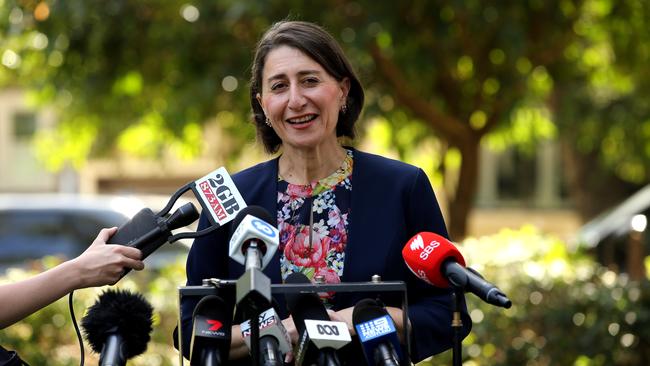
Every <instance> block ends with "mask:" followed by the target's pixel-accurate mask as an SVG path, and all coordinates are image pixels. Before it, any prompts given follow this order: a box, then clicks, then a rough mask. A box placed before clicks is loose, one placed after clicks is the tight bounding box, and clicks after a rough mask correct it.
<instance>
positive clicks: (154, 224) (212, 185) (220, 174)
mask: <svg viewBox="0 0 650 366" xmlns="http://www.w3.org/2000/svg"><path fill="white" fill-rule="evenodd" d="M189 190H192V192H193V193H194V195H195V196H196V198H197V199H198V201H199V203H200V204H201V207H202V208H203V212H205V213H206V217H207V218H208V221H210V224H211V225H210V226H208V227H207V228H205V229H203V230H201V231H199V232H183V233H177V234H173V235H172V230H175V229H178V228H180V227H182V226H187V225H189V224H191V223H192V222H194V221H195V220H196V219H197V218H198V217H199V213H198V211H197V210H196V207H194V205H193V204H192V203H189V202H188V203H186V204H184V205H182V206H181V207H179V208H178V209H177V210H176V211H175V212H174V213H172V214H171V215H168V214H169V212H170V211H171V209H172V207H173V206H174V204H175V203H176V201H177V200H178V199H179V198H180V196H181V195H182V194H184V193H185V192H187V191H189ZM244 207H246V202H244V199H243V198H242V196H241V194H240V193H239V191H238V190H237V187H236V186H235V183H234V182H233V180H232V178H231V177H230V175H228V172H227V171H226V169H225V168H223V167H221V168H218V169H216V170H215V171H213V172H211V173H209V174H207V175H206V176H204V177H202V178H199V179H197V180H196V181H193V182H189V183H187V184H186V185H184V186H183V187H181V188H180V189H179V190H177V191H176V192H175V193H174V194H173V195H172V196H171V198H170V199H169V202H167V205H166V206H165V207H164V208H163V209H162V210H161V211H160V212H158V213H156V214H154V213H153V211H151V209H149V208H144V209H142V210H140V212H138V213H137V214H136V215H135V216H134V217H133V218H131V220H129V221H127V222H126V223H124V224H123V225H122V226H120V228H118V230H117V232H116V233H115V234H114V235H113V236H112V237H111V238H110V239H109V241H108V243H109V244H123V245H124V244H126V245H128V246H132V247H135V248H138V249H140V251H141V252H142V259H145V258H146V257H148V256H149V255H150V254H151V253H153V252H154V251H155V250H157V249H158V248H159V247H160V246H161V245H163V244H165V243H166V242H170V243H171V242H174V241H176V240H179V239H183V238H197V237H201V236H204V235H207V234H209V233H211V232H212V231H214V230H216V229H217V228H219V227H220V226H222V225H224V224H225V223H227V222H229V221H231V220H232V219H234V218H235V216H236V215H237V213H238V212H239V211H241V210H242V209H243V208H244ZM129 271H130V269H126V270H125V271H124V273H123V274H122V276H124V275H126V274H127V273H128V272H129Z"/></svg>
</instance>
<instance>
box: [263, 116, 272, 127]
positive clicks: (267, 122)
mask: <svg viewBox="0 0 650 366" xmlns="http://www.w3.org/2000/svg"><path fill="white" fill-rule="evenodd" d="M264 123H266V125H267V126H269V127H272V126H271V120H270V119H269V117H266V120H265V121H264Z"/></svg>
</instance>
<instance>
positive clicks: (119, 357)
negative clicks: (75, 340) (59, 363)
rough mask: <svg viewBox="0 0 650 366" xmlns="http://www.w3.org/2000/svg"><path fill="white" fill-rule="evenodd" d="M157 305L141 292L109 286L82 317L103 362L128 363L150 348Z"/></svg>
mask: <svg viewBox="0 0 650 366" xmlns="http://www.w3.org/2000/svg"><path fill="white" fill-rule="evenodd" d="M152 313H153V308H152V306H151V305H150V304H149V302H147V300H145V298H144V297H143V296H142V295H140V294H134V293H131V292H129V291H125V290H124V291H120V290H110V289H109V290H106V291H105V292H104V293H102V294H101V295H100V296H99V298H98V299H97V302H95V304H94V305H93V306H91V307H90V308H89V309H88V313H87V314H86V315H85V316H84V317H83V319H82V320H81V326H82V328H83V329H84V334H85V336H86V340H88V343H90V346H91V348H92V349H93V351H95V352H97V353H99V354H100V358H99V365H101V366H124V365H126V360H127V359H129V358H132V357H135V356H137V355H139V354H141V353H143V352H144V351H145V350H146V349H147V342H149V339H150V336H149V333H150V332H151V330H152V328H151V324H152V320H151V317H152Z"/></svg>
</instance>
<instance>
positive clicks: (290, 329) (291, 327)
mask: <svg viewBox="0 0 650 366" xmlns="http://www.w3.org/2000/svg"><path fill="white" fill-rule="evenodd" d="M282 325H284V329H286V331H287V334H289V339H290V340H291V345H292V346H294V347H295V346H296V344H297V343H298V337H299V334H298V330H297V329H296V324H295V323H294V322H293V317H292V316H291V315H289V317H288V318H286V319H283V320H282ZM292 362H293V351H291V350H290V351H289V352H288V353H287V354H286V355H284V363H292Z"/></svg>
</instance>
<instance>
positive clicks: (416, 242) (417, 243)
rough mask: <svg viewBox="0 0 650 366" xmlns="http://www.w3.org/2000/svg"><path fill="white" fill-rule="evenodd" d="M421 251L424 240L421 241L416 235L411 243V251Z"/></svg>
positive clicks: (420, 237)
mask: <svg viewBox="0 0 650 366" xmlns="http://www.w3.org/2000/svg"><path fill="white" fill-rule="evenodd" d="M422 249H424V240H422V236H420V235H418V236H416V237H415V239H413V241H412V242H411V250H413V251H415V250H422Z"/></svg>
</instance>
